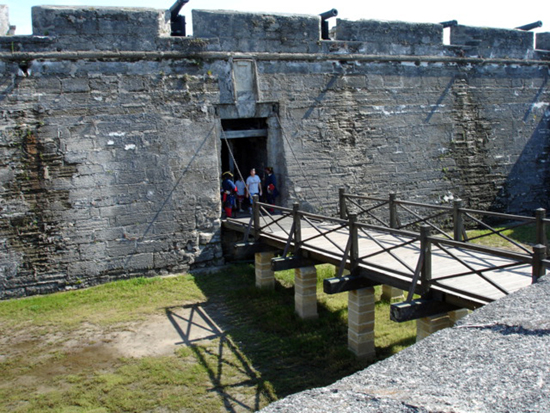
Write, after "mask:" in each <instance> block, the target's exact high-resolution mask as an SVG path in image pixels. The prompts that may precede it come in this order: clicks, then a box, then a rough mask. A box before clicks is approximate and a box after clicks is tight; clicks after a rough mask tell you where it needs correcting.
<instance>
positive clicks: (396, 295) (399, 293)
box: [382, 285, 405, 303]
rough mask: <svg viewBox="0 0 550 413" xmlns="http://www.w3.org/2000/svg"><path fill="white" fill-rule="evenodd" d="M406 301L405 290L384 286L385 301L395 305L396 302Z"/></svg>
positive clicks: (383, 297) (383, 296)
mask: <svg viewBox="0 0 550 413" xmlns="http://www.w3.org/2000/svg"><path fill="white" fill-rule="evenodd" d="M404 299H405V295H404V294H403V290H400V289H399V288H395V287H392V286H391V285H382V300H383V301H389V302H390V303H393V302H396V301H403V300H404Z"/></svg>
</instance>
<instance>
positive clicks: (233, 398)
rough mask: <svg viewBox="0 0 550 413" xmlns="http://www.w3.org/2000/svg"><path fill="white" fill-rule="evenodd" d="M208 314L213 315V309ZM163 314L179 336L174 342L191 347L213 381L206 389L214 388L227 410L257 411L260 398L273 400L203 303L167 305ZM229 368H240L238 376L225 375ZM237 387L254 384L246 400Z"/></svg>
mask: <svg viewBox="0 0 550 413" xmlns="http://www.w3.org/2000/svg"><path fill="white" fill-rule="evenodd" d="M179 309H184V310H189V311H186V312H184V315H182V314H181V313H179V312H178V311H177V310H179ZM211 314H212V315H213V316H214V318H216V316H215V315H214V313H213V312H211ZM166 316H167V317H168V319H169V320H170V322H171V323H172V325H173V326H174V329H175V330H176V331H177V332H178V334H179V335H180V337H181V339H182V342H181V343H176V344H184V345H186V346H187V347H188V348H189V349H191V351H192V352H193V354H194V356H195V358H196V359H197V360H198V362H199V364H200V365H201V366H202V367H203V368H204V369H205V370H206V372H207V374H208V377H209V379H210V381H211V383H212V387H211V388H210V389H209V391H215V392H216V393H217V394H218V395H219V396H220V398H221V399H222V401H223V405H224V407H225V409H226V411H228V412H235V411H237V410H239V411H242V410H246V411H256V410H259V409H260V408H261V407H263V406H261V402H262V400H265V399H266V398H267V400H268V401H270V402H271V401H274V399H273V398H270V397H269V390H268V389H267V388H266V386H265V381H264V380H262V378H261V377H260V375H259V374H258V373H257V372H256V371H255V370H254V368H253V367H252V365H251V363H250V362H249V361H248V360H247V358H246V357H245V356H244V354H243V353H242V352H241V350H240V349H239V348H238V347H237V346H236V345H235V344H234V343H233V341H232V340H231V337H230V336H229V335H228V334H227V333H226V332H224V331H223V330H222V329H221V328H220V327H219V326H218V325H217V324H216V322H215V321H214V319H213V318H212V317H211V315H210V314H208V312H207V310H205V308H204V304H192V305H188V306H183V307H175V308H167V309H166ZM205 341H210V342H211V343H213V345H209V346H208V345H207V346H205V345H204V343H205ZM200 344H202V345H200ZM226 367H227V368H226ZM232 369H236V370H239V371H240V374H239V375H238V378H237V379H235V378H234V377H231V379H228V378H227V377H224V372H225V371H227V370H232ZM231 376H234V375H231ZM240 387H247V388H250V387H255V397H254V398H253V400H249V398H248V397H246V398H244V397H243V398H241V397H240V395H241V394H242V392H239V391H238V390H237V391H235V389H239V388H240ZM235 406H237V407H238V408H237V409H236V407H235Z"/></svg>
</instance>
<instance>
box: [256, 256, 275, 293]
mask: <svg viewBox="0 0 550 413" xmlns="http://www.w3.org/2000/svg"><path fill="white" fill-rule="evenodd" d="M273 257H275V254H274V253H273V252H258V253H256V254H255V255H254V268H255V270H256V287H258V288H267V289H271V288H274V287H275V274H274V272H273V271H272V270H271V259H272V258H273Z"/></svg>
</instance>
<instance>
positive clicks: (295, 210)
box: [292, 202, 302, 254]
mask: <svg viewBox="0 0 550 413" xmlns="http://www.w3.org/2000/svg"><path fill="white" fill-rule="evenodd" d="M299 209H300V204H299V203H298V202H294V204H292V219H293V221H294V254H298V252H299V251H300V246H301V244H302V221H301V219H300V212H299Z"/></svg>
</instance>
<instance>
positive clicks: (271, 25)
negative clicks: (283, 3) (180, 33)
mask: <svg viewBox="0 0 550 413" xmlns="http://www.w3.org/2000/svg"><path fill="white" fill-rule="evenodd" d="M192 13H193V34H194V36H196V37H205V38H211V37H216V38H219V40H220V45H221V47H222V48H224V49H227V50H235V51H250V52H251V51H265V52H282V51H287V52H291V51H294V52H311V51H317V50H318V49H319V46H318V45H317V42H318V41H319V39H320V36H321V32H320V30H321V29H320V27H321V26H320V18H319V17H318V16H299V15H292V16H291V15H273V14H271V15H267V14H263V13H242V12H228V11H210V10H193V12H192Z"/></svg>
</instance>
